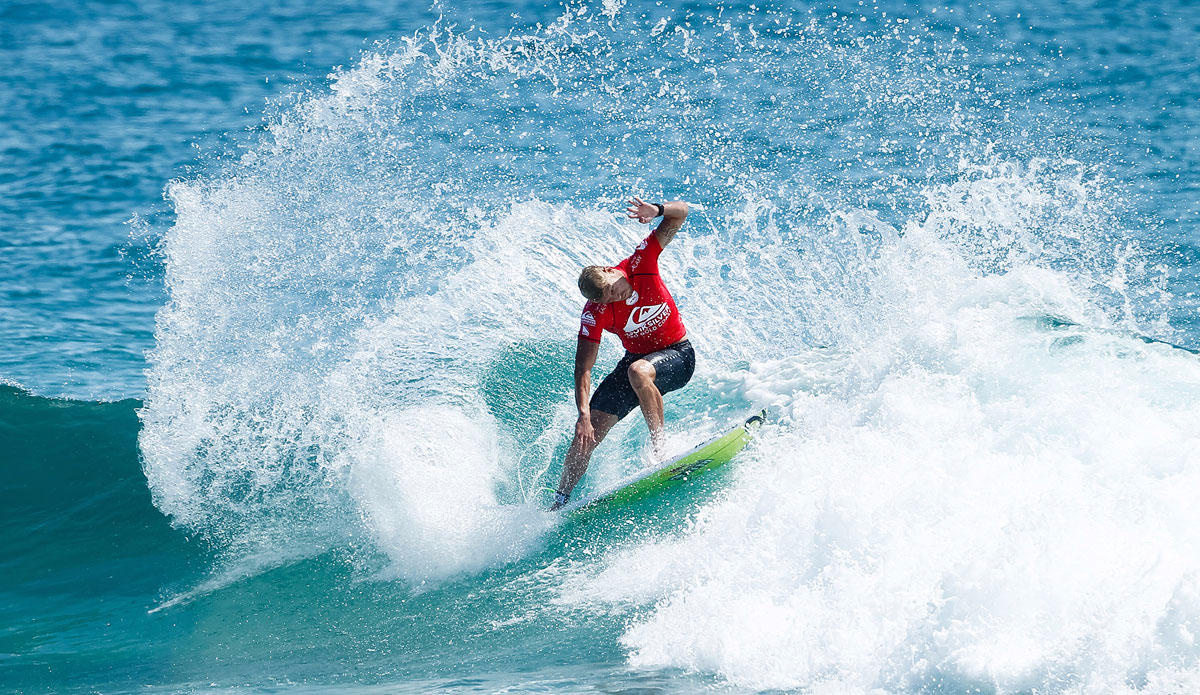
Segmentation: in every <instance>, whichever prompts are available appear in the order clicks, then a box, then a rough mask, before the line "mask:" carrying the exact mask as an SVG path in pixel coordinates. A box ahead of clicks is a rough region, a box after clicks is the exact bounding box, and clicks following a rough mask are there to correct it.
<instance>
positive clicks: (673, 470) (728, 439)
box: [560, 410, 767, 514]
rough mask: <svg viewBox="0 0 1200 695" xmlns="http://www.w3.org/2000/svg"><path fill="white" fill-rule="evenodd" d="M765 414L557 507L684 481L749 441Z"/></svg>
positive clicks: (618, 500) (619, 499)
mask: <svg viewBox="0 0 1200 695" xmlns="http://www.w3.org/2000/svg"><path fill="white" fill-rule="evenodd" d="M766 417H767V411H766V410H760V411H759V412H757V413H755V414H754V415H751V416H750V417H748V418H746V420H745V421H744V422H739V423H738V424H737V425H736V426H735V427H733V428H732V429H730V430H729V431H727V432H726V433H725V434H722V435H719V436H716V437H713V438H712V439H710V440H708V441H707V442H704V443H703V444H701V445H699V446H697V447H695V448H693V449H692V450H690V451H688V452H687V453H684V454H682V455H680V456H676V457H675V458H673V459H671V460H669V461H666V462H664V463H662V464H659V465H657V466H655V467H652V468H648V469H643V470H641V471H639V472H637V473H634V474H633V475H630V476H628V477H626V478H624V479H622V480H620V481H619V482H617V483H616V484H615V485H613V486H611V487H609V488H608V489H606V490H604V491H602V492H598V493H596V494H594V495H590V496H588V497H585V498H582V499H579V500H576V501H574V502H571V503H569V504H567V505H565V506H563V508H562V509H561V510H560V511H562V512H564V513H568V514H569V513H571V512H577V511H579V510H582V509H585V508H587V509H591V508H596V507H599V506H601V505H612V504H623V503H626V502H629V501H632V500H634V499H636V498H639V497H642V496H644V495H646V494H649V493H650V492H655V491H658V490H660V489H665V488H667V487H671V486H674V485H678V484H680V483H685V482H687V481H688V480H690V479H692V478H694V477H695V476H698V475H700V474H702V473H705V472H707V471H711V470H712V469H714V468H718V467H720V466H723V465H725V464H726V463H729V461H730V460H731V459H732V458H733V457H734V456H735V455H736V454H737V453H738V452H739V451H741V450H742V449H744V448H745V447H746V445H747V444H748V443H750V439H751V438H752V437H753V436H754V433H755V432H756V431H757V430H758V428H759V427H761V426H762V424H763V421H764V420H765V419H766Z"/></svg>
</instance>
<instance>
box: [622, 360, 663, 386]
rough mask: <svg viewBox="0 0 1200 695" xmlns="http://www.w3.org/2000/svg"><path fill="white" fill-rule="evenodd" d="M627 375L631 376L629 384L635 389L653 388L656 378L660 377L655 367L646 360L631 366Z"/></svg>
mask: <svg viewBox="0 0 1200 695" xmlns="http://www.w3.org/2000/svg"><path fill="white" fill-rule="evenodd" d="M626 374H627V375H628V376H629V383H630V384H631V385H632V386H633V388H635V389H640V388H645V387H647V386H652V385H653V384H654V377H656V376H658V373H657V372H656V371H655V369H654V365H652V364H650V363H649V362H647V361H646V360H638V361H636V362H634V363H633V364H631V365H629V370H628V371H627V372H626Z"/></svg>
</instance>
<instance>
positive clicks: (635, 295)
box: [625, 290, 638, 306]
mask: <svg viewBox="0 0 1200 695" xmlns="http://www.w3.org/2000/svg"><path fill="white" fill-rule="evenodd" d="M637 302H638V293H637V290H634V291H633V294H631V295H629V299H626V300H625V303H626V304H627V305H629V306H633V305H634V304H637Z"/></svg>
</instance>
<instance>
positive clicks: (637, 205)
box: [625, 196, 688, 248]
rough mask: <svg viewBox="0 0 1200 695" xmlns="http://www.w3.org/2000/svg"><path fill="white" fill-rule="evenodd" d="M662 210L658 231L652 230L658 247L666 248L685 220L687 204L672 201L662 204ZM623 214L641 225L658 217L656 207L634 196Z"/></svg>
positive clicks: (680, 201)
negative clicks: (661, 219)
mask: <svg viewBox="0 0 1200 695" xmlns="http://www.w3.org/2000/svg"><path fill="white" fill-rule="evenodd" d="M662 208H663V213H662V216H663V221H662V222H661V223H660V224H659V225H658V229H655V230H654V236H655V238H657V239H658V245H659V246H662V247H664V248H666V246H667V244H669V243H671V240H672V239H674V238H675V233H676V232H678V231H679V228H680V227H682V226H683V221H684V220H686V219H687V216H688V204H687V203H685V202H683V201H682V200H672V201H671V202H669V203H662ZM625 213H626V214H627V215H628V216H629V219H631V220H632V219H636V220H637V221H638V222H641V223H642V224H647V223H648V222H650V220H652V219H654V218H655V217H658V206H657V205H655V204H654V203H647V202H644V201H643V200H642V199H641V198H638V197H637V196H634V197H633V198H632V199H631V200H629V208H628V209H627V210H626V211H625Z"/></svg>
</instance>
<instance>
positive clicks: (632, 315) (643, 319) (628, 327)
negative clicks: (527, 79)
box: [625, 302, 671, 335]
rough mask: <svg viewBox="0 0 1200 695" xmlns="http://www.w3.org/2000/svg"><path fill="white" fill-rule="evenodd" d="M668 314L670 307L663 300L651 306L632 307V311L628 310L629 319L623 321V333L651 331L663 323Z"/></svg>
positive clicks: (669, 313) (634, 333) (633, 333)
mask: <svg viewBox="0 0 1200 695" xmlns="http://www.w3.org/2000/svg"><path fill="white" fill-rule="evenodd" d="M670 315H671V308H670V307H669V306H667V305H666V303H665V302H664V303H662V304H654V305H651V306H639V307H634V309H633V311H631V312H629V320H628V321H626V322H625V333H626V334H627V335H639V334H641V333H646V332H649V331H652V330H654V329H655V328H658V327H659V326H661V325H663V323H665V322H666V320H667V317H668V316H670Z"/></svg>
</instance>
